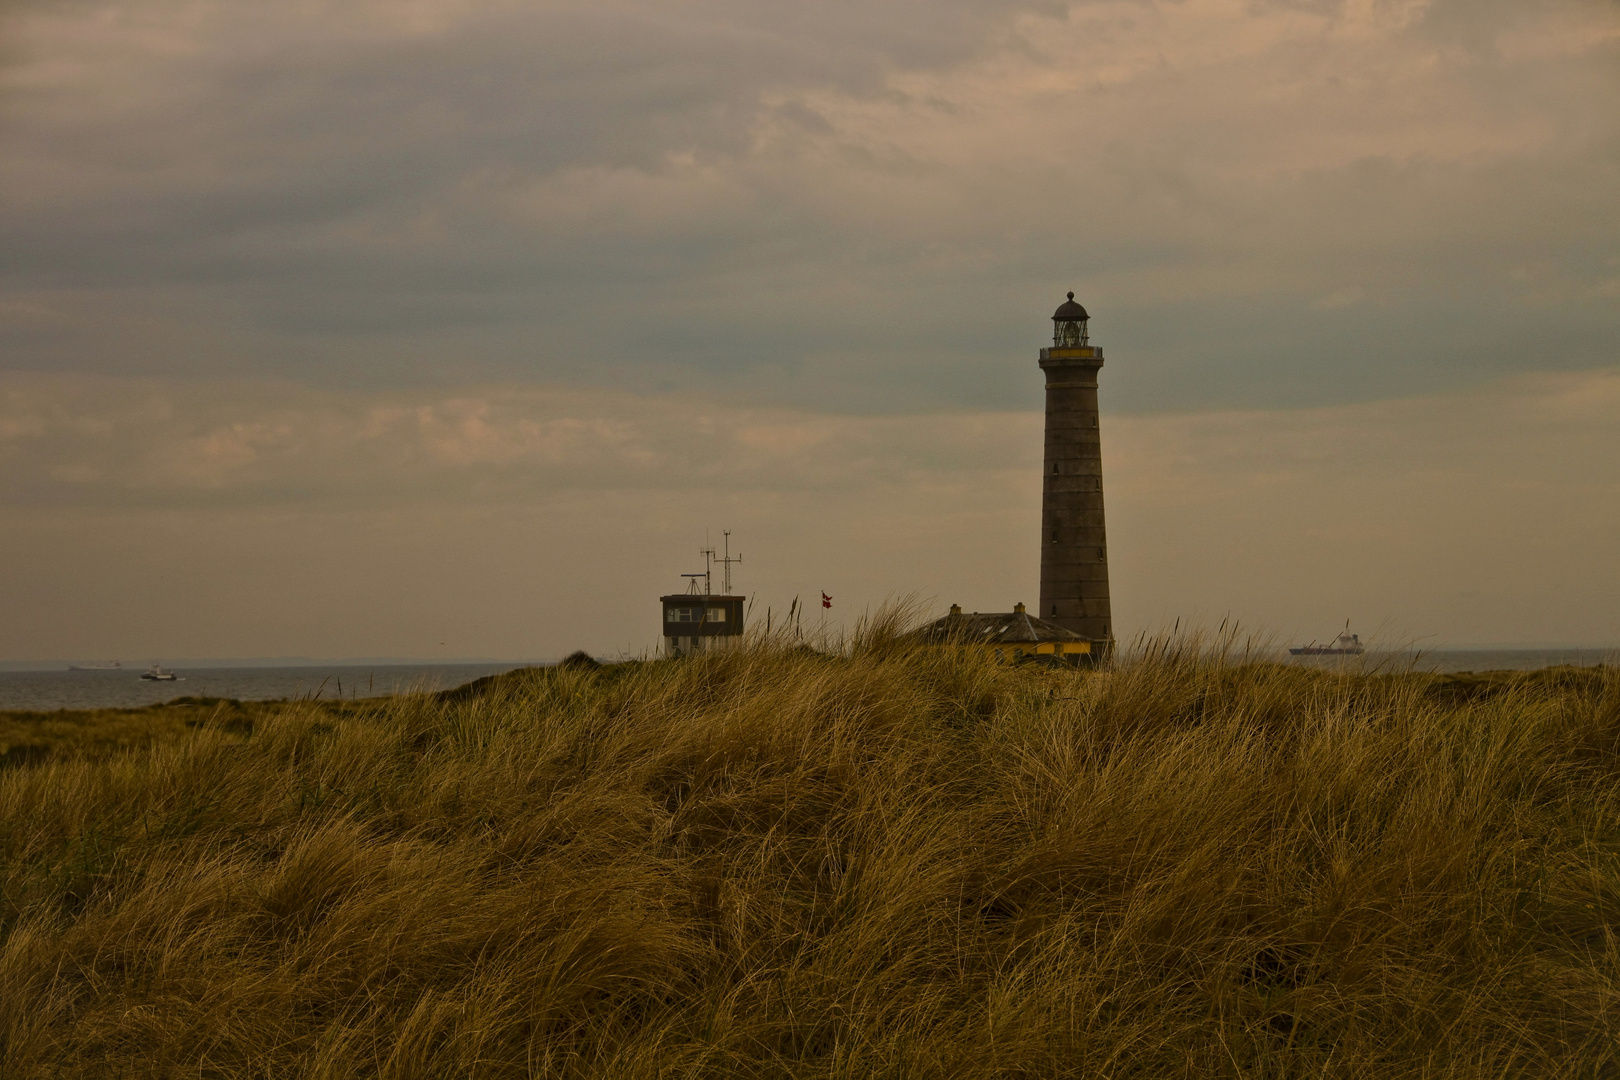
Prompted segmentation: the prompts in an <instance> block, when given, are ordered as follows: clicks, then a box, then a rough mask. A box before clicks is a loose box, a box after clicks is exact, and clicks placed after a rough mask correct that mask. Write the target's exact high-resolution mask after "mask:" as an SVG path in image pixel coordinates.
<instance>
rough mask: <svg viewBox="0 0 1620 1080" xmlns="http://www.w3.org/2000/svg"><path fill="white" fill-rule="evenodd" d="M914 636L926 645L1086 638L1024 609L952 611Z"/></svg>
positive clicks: (1024, 643) (985, 643) (1035, 642)
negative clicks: (966, 613) (993, 611)
mask: <svg viewBox="0 0 1620 1080" xmlns="http://www.w3.org/2000/svg"><path fill="white" fill-rule="evenodd" d="M1018 606H1019V607H1020V608H1021V607H1023V606H1024V605H1022V604H1019V605H1018ZM916 638H917V640H918V641H922V642H925V643H927V644H929V645H946V644H953V645H1002V644H1007V645H1029V644H1037V643H1039V642H1043V641H1086V640H1089V639H1087V638H1084V637H1082V636H1080V635H1079V634H1077V633H1075V632H1074V631H1073V630H1065V629H1064V628H1063V627H1061V626H1059V625H1058V624H1057V623H1049V622H1047V621H1046V620H1045V619H1037V618H1035V617H1034V616H1033V615H1030V614H1029V613H1027V612H1024V611H1007V612H995V613H992V614H984V615H981V614H980V613H978V612H977V611H975V612H974V613H973V614H971V615H964V614H962V613H961V612H960V611H956V612H952V613H951V614H949V615H947V616H945V617H944V618H943V619H935V620H934V621H933V622H931V623H929V624H928V625H927V626H924V627H922V628H921V629H920V630H917V631H916Z"/></svg>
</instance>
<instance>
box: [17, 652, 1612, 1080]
mask: <svg viewBox="0 0 1620 1080" xmlns="http://www.w3.org/2000/svg"><path fill="white" fill-rule="evenodd" d="M878 622H879V625H876V626H872V625H869V626H867V627H866V628H865V629H864V631H863V633H862V634H861V635H858V636H857V638H856V639H855V640H854V641H853V642H852V643H851V645H850V647H849V648H848V649H847V650H846V652H845V654H844V655H841V656H836V657H830V656H825V655H818V654H816V653H814V652H811V651H808V650H803V649H794V648H789V647H787V645H786V643H785V642H783V641H781V640H776V641H761V642H756V644H755V646H754V647H753V648H751V649H748V650H743V651H738V652H733V653H725V654H716V655H711V656H707V657H703V658H699V659H695V660H688V661H679V662H652V663H641V664H625V665H616V666H610V667H607V668H604V669H601V670H587V669H550V670H542V671H534V672H530V673H526V674H523V675H521V676H518V677H513V678H509V679H506V680H502V681H497V682H496V683H494V684H492V685H487V686H485V687H483V688H482V689H481V691H480V692H476V693H463V694H459V695H457V694H451V695H445V696H439V697H434V696H426V695H422V696H411V697H402V698H396V699H391V700H387V701H383V702H379V703H376V704H375V706H374V707H373V708H371V709H370V710H369V711H367V710H364V709H362V710H359V711H356V712H353V713H351V714H350V715H347V716H338V715H336V714H333V713H330V712H327V711H325V710H323V708H322V707H321V706H320V705H319V704H318V703H302V704H297V705H293V706H290V707H288V708H287V709H285V710H284V711H282V712H281V713H279V714H278V715H275V716H273V717H270V718H266V719H261V720H259V721H258V722H257V723H256V726H255V728H254V730H253V731H252V733H251V734H250V735H244V734H243V733H242V732H241V731H240V730H239V729H237V730H226V729H225V728H224V727H223V726H222V725H204V726H203V727H201V728H199V729H197V730H195V731H193V732H191V733H189V734H187V735H186V736H184V737H183V738H181V739H180V740H179V741H177V742H175V743H172V744H170V745H160V746H153V747H149V748H146V749H142V750H135V751H129V752H126V753H122V754H119V755H115V756H113V757H110V758H104V759H101V760H95V759H91V758H73V757H68V758H65V759H56V760H49V761H45V762H41V763H38V764H34V765H29V766H26V767H21V768H15V769H11V770H8V771H6V772H5V773H4V774H3V775H0V829H3V832H0V851H3V856H4V869H3V895H4V901H3V907H0V919H3V928H0V934H3V945H0V1061H3V1064H0V1075H3V1076H4V1077H6V1078H12V1077H46V1076H49V1077H58V1076H60V1077H70V1076H97V1077H100V1076H128V1077H137V1076H153V1077H157V1076H162V1077H205V1076H206V1077H259V1076H262V1077H288V1076H309V1077H344V1078H352V1077H371V1076H381V1077H417V1076H421V1077H428V1076H433V1077H437V1076H445V1077H449V1076H455V1077H491V1078H495V1077H519V1076H556V1077H573V1076H602V1077H643V1076H645V1077H652V1076H659V1077H684V1076H739V1077H754V1076H758V1077H775V1076H782V1077H787V1076H793V1077H857V1076H858V1077H867V1076H890V1077H930V1076H939V1077H978V1076H999V1077H1019V1076H1028V1077H1047V1076H1085V1077H1091V1076H1105V1077H1127V1076H1141V1077H1157V1076H1197V1077H1205V1076H1239V1075H1241V1076H1256V1077H1258V1076H1313V1077H1314V1076H1324V1077H1325V1076H1378V1077H1406V1076H1412V1077H1417V1076H1423V1077H1442V1076H1455V1077H1486V1076H1490V1077H1506V1076H1536V1077H1563V1076H1568V1077H1599V1076H1614V1075H1616V1074H1617V1070H1620V1060H1617V1056H1616V1043H1617V1041H1620V1030H1617V1028H1620V1024H1617V1019H1616V1018H1617V1017H1620V993H1617V990H1620V945H1617V938H1616V931H1617V928H1620V790H1617V787H1616V779H1617V775H1620V742H1617V739H1620V677H1617V676H1616V674H1615V673H1614V672H1613V671H1601V670H1600V671H1592V672H1584V673H1569V674H1568V675H1567V677H1563V678H1545V677H1543V678H1524V679H1510V680H1504V681H1498V682H1495V683H1491V684H1489V686H1487V687H1486V688H1485V689H1484V690H1480V689H1478V688H1475V689H1472V690H1469V691H1468V692H1467V693H1465V694H1455V693H1449V692H1447V693H1440V692H1437V688H1439V687H1438V684H1436V683H1435V682H1434V680H1432V679H1430V678H1428V677H1426V676H1421V675H1415V674H1393V675H1357V674H1335V673H1330V672H1319V671H1309V670H1299V669H1294V668H1289V667H1284V666H1276V665H1268V664H1263V663H1244V662H1241V660H1240V659H1237V658H1234V657H1233V656H1232V655H1230V653H1229V652H1226V653H1225V654H1223V651H1222V650H1221V649H1218V648H1217V649H1213V650H1212V649H1210V648H1205V647H1201V646H1199V645H1198V644H1197V643H1196V642H1191V643H1189V642H1186V641H1182V642H1159V643H1152V644H1150V647H1148V648H1146V649H1143V650H1139V651H1138V654H1137V655H1136V656H1135V657H1134V658H1127V659H1124V660H1122V661H1121V662H1120V663H1119V665H1118V666H1117V667H1116V668H1115V669H1114V670H1110V671H1105V672H1101V673H1095V674H1093V673H1064V672H1053V671H1045V670H1040V669H1032V668H1010V667H1002V666H997V665H994V664H992V663H988V662H985V661H982V660H977V659H974V658H971V657H964V656H960V655H953V654H950V653H948V652H943V651H914V650H909V649H907V648H906V646H905V645H904V643H903V642H902V641H899V640H897V639H896V637H895V635H894V634H893V632H892V631H893V629H894V627H893V626H892V625H889V626H884V625H881V623H882V620H878Z"/></svg>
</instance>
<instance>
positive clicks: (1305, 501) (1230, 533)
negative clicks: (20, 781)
mask: <svg viewBox="0 0 1620 1080" xmlns="http://www.w3.org/2000/svg"><path fill="white" fill-rule="evenodd" d="M0 196H3V197H0V660H6V661H33V660H38V661H41V662H44V661H49V660H59V659H79V660H88V659H111V658H121V659H125V660H153V659H172V658H176V657H263V656H293V655H297V656H310V657H326V658H338V657H351V656H367V657H376V656H397V657H401V658H405V657H417V658H424V659H429V658H451V657H473V656H479V657H503V658H514V659H516V658H545V657H555V656H560V655H562V654H564V653H566V652H569V651H572V650H573V649H575V648H586V649H588V650H591V651H593V652H596V653H598V654H603V655H626V656H634V655H640V654H642V653H644V652H646V651H647V650H649V649H652V648H654V647H655V646H656V643H657V640H658V639H657V634H658V606H657V597H658V595H660V594H661V593H665V592H672V591H678V590H679V588H680V586H681V578H680V576H679V575H680V574H681V573H683V572H690V571H694V570H700V569H702V565H703V563H702V559H701V557H700V556H699V554H698V552H699V549H701V548H702V547H704V546H705V544H706V543H719V542H720V541H721V540H722V530H726V529H729V530H731V533H732V536H731V543H732V548H733V550H734V551H736V550H741V551H742V552H743V556H744V562H743V564H742V565H741V566H740V567H739V568H738V570H737V574H736V583H737V586H738V588H739V589H740V590H741V591H744V592H746V593H748V594H749V595H750V596H752V597H753V598H754V604H755V615H754V617H755V618H756V619H757V618H759V617H760V615H761V614H762V613H763V612H764V610H765V609H767V608H769V609H770V610H772V611H773V612H775V611H779V610H781V609H782V608H785V607H786V606H787V605H788V604H789V603H790V602H791V601H792V600H793V598H794V597H795V596H797V597H800V598H801V599H803V598H815V597H816V596H817V595H818V594H819V593H820V592H822V591H825V592H827V593H828V594H830V595H832V596H833V598H834V607H833V609H832V610H831V611H830V612H827V613H826V615H827V617H828V618H830V619H831V620H832V625H834V626H838V625H847V624H848V623H849V622H850V621H852V620H853V619H855V618H857V617H858V616H859V615H860V614H861V612H863V611H865V610H869V609H871V608H872V607H874V606H876V605H878V604H881V603H883V602H884V601H885V600H886V599H888V598H894V597H912V598H914V599H915V600H917V601H918V602H920V603H922V604H923V605H924V606H925V607H927V608H929V609H930V610H932V609H942V608H943V607H944V606H945V605H947V604H950V603H952V602H955V603H961V604H962V605H963V606H964V607H966V608H968V609H969V610H984V611H990V610H1007V609H1009V608H1010V607H1011V605H1012V604H1013V603H1015V602H1018V601H1026V602H1028V601H1033V600H1034V599H1036V598H1037V595H1038V572H1039V567H1038V561H1039V550H1038V547H1037V539H1036V535H1037V527H1038V523H1039V500H1040V475H1039V471H1040V453H1041V436H1040V425H1041V414H1040V409H1041V405H1042V396H1041V395H1042V391H1041V386H1042V381H1041V376H1040V372H1039V370H1038V369H1037V367H1036V358H1037V352H1038V349H1039V348H1040V346H1041V345H1042V344H1043V343H1046V342H1049V340H1050V333H1051V324H1050V323H1049V322H1048V321H1047V320H1048V319H1049V318H1050V314H1051V311H1052V310H1053V309H1054V308H1055V307H1056V306H1057V304H1058V303H1059V302H1061V301H1062V299H1063V294H1064V293H1065V292H1067V291H1068V290H1071V289H1072V290H1074V292H1075V293H1076V296H1077V298H1078V299H1080V300H1081V301H1082V302H1083V303H1084V304H1085V305H1086V306H1087V308H1088V309H1089V310H1090V312H1091V315H1092V322H1091V330H1092V336H1093V340H1094V342H1096V343H1097V344H1099V345H1101V346H1102V347H1103V350H1104V354H1105V356H1106V358H1107V359H1106V363H1105V366H1104V368H1103V371H1102V377H1101V380H1102V390H1101V396H1102V408H1103V424H1102V437H1103V448H1104V470H1105V474H1106V476H1107V486H1108V499H1109V502H1108V527H1109V533H1110V545H1109V546H1110V557H1111V558H1110V566H1111V574H1112V588H1113V595H1114V621H1115V625H1116V627H1117V628H1118V630H1119V631H1121V632H1122V636H1124V637H1127V638H1128V637H1130V636H1132V635H1134V634H1136V633H1139V632H1153V631H1155V630H1158V629H1160V628H1162V627H1166V626H1171V625H1175V624H1177V622H1178V621H1179V623H1180V624H1181V625H1183V626H1185V625H1188V624H1192V625H1211V626H1212V625H1215V624H1218V623H1219V622H1220V621H1221V620H1223V619H1236V620H1238V621H1240V622H1241V623H1242V624H1244V625H1246V626H1249V627H1251V628H1253V629H1255V630H1256V631H1257V632H1260V633H1264V634H1270V635H1274V636H1275V637H1276V638H1277V639H1278V640H1279V641H1294V640H1296V639H1298V640H1301V641H1302V640H1306V639H1309V638H1312V637H1318V638H1320V637H1324V636H1330V635H1331V634H1332V633H1334V632H1336V631H1337V630H1338V628H1339V627H1341V626H1342V625H1343V623H1344V621H1345V620H1346V619H1349V620H1351V623H1352V627H1353V628H1354V629H1357V630H1359V631H1361V632H1362V635H1363V637H1372V638H1374V639H1375V640H1377V641H1379V642H1382V643H1387V644H1391V645H1410V644H1418V645H1422V646H1425V647H1430V648H1437V647H1448V646H1449V647H1462V646H1471V645H1472V646H1478V645H1495V646H1513V645H1554V644H1557V645H1584V646H1595V647H1604V646H1615V645H1620V349H1617V345H1616V343H1617V341H1620V334H1617V332H1620V2H1617V0H1511V2H1510V0H1097V2H1081V3H1063V2H1058V0H1050V2H1048V0H1040V2H1027V3H1024V2H1016V0H1005V2H1004V0H934V2H932V3H929V4H921V3H917V2H914V0H860V2H855V0H848V2H846V0H826V2H823V3H818V4H788V3H778V2H762V0H753V2H749V0H691V2H688V0H593V2H591V3H588V4H587V3H582V2H562V0H557V2H534V3H516V2H504V0H389V2H387V3H383V2H373V0H343V2H341V3H339V2H336V0H287V2H285V3H278V4H262V3H248V2H245V0H243V2H221V0H143V2H134V3H123V2H95V0H14V2H13V3H11V4H9V5H6V6H4V7H0ZM816 611H817V615H816V617H817V618H820V617H822V616H821V615H820V614H819V612H820V609H819V608H818V609H816Z"/></svg>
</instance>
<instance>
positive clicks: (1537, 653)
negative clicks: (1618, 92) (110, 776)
mask: <svg viewBox="0 0 1620 1080" xmlns="http://www.w3.org/2000/svg"><path fill="white" fill-rule="evenodd" d="M1278 659H1280V660H1282V661H1283V662H1285V663H1291V664H1300V665H1306V666H1310V667H1318V668H1326V669H1329V670H1351V671H1435V672H1455V671H1533V670H1536V669H1538V668H1544V667H1551V666H1553V665H1556V664H1574V665H1577V666H1581V667H1589V666H1591V665H1593V664H1603V663H1608V664H1620V649H1479V650H1460V649H1436V650H1434V651H1432V652H1369V653H1366V654H1365V655H1363V656H1289V655H1287V654H1286V653H1284V654H1281V655H1280V656H1279V657H1278ZM525 666H528V665H524V664H516V663H512V664H379V665H375V666H371V667H360V666H347V665H327V666H321V665H310V666H307V667H247V668H194V669H191V670H187V669H185V668H177V669H175V674H177V675H178V676H180V678H179V680H178V681H176V682H148V681H145V680H143V679H142V678H141V677H140V675H141V669H139V668H124V669H122V670H118V671H65V670H64V671H0V709H5V710H26V711H31V712H32V711H39V712H45V711H53V710H56V709H128V708H139V707H141V706H143V705H154V704H157V703H158V702H163V701H172V700H174V699H175V698H178V697H216V698H237V699H239V700H242V701H270V700H275V699H288V698H298V697H318V698H335V697H337V696H338V695H339V694H342V696H344V697H377V696H381V695H383V694H397V693H401V692H404V691H410V690H448V689H450V688H452V687H456V686H462V685H464V684H466V683H469V682H472V681H473V680H474V679H481V678H483V677H484V676H486V675H498V674H501V673H502V672H506V671H513V670H515V669H517V668H519V667H525Z"/></svg>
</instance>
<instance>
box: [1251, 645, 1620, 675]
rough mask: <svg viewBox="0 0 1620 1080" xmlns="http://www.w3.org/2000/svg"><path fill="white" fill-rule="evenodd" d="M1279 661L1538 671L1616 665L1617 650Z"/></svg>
mask: <svg viewBox="0 0 1620 1080" xmlns="http://www.w3.org/2000/svg"><path fill="white" fill-rule="evenodd" d="M1281 659H1283V660H1284V661H1286V662H1287V663H1290V664H1299V665H1302V666H1308V667H1319V668H1328V669H1332V670H1341V669H1345V668H1348V669H1350V670H1354V671H1432V672H1440V673H1452V672H1458V671H1538V670H1540V669H1541V668H1545V667H1557V666H1560V665H1564V664H1570V665H1573V666H1575V667H1591V666H1593V665H1594V664H1620V649H1435V650H1433V651H1426V650H1415V651H1411V652H1377V651H1371V650H1369V651H1368V652H1367V653H1365V654H1363V655H1361V656H1289V655H1286V654H1284V655H1283V656H1282V657H1281Z"/></svg>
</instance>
